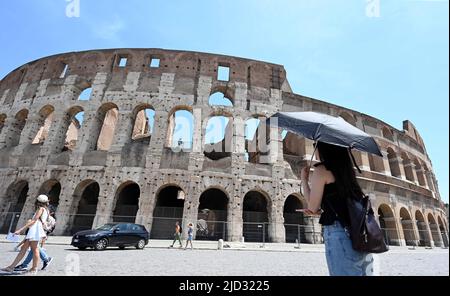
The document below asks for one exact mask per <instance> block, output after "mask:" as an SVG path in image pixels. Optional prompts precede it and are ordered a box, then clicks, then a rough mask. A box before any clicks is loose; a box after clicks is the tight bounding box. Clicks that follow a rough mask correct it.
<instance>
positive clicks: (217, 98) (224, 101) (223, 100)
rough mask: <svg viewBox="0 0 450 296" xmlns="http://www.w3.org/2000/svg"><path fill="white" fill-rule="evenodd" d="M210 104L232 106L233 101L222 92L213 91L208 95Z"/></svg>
mask: <svg viewBox="0 0 450 296" xmlns="http://www.w3.org/2000/svg"><path fill="white" fill-rule="evenodd" d="M208 103H209V105H210V106H224V107H233V102H232V100H231V99H230V98H228V97H227V96H226V95H225V94H224V93H223V92H220V91H218V92H215V93H213V94H212V95H211V96H210V97H209V101H208Z"/></svg>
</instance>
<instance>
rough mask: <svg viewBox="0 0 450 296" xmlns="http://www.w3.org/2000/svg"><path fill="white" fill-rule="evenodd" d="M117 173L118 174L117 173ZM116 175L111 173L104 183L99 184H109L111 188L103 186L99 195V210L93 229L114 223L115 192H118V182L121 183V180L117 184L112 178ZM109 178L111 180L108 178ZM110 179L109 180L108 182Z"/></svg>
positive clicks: (96, 213)
mask: <svg viewBox="0 0 450 296" xmlns="http://www.w3.org/2000/svg"><path fill="white" fill-rule="evenodd" d="M116 173H117V172H116ZM113 175H116V174H114V172H111V175H110V176H105V180H104V181H99V182H98V183H99V184H105V185H106V184H107V183H109V184H110V185H109V186H101V187H100V192H99V194H98V202H97V210H96V211H95V218H94V221H92V228H97V227H100V226H102V225H104V224H106V223H110V222H112V216H113V211H114V208H113V207H114V201H115V193H116V192H115V190H116V187H117V186H116V185H117V184H116V182H117V183H120V181H119V180H116V182H113V181H112V178H111V177H112V176H113ZM108 177H109V178H108ZM108 179H109V180H108Z"/></svg>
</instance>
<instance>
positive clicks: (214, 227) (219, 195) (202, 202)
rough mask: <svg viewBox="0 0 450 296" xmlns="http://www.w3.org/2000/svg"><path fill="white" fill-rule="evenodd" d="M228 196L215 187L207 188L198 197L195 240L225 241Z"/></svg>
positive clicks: (222, 190)
mask: <svg viewBox="0 0 450 296" xmlns="http://www.w3.org/2000/svg"><path fill="white" fill-rule="evenodd" d="M228 206H229V196H228V194H227V192H226V191H225V190H224V189H222V188H220V187H217V186H212V187H209V188H208V189H206V190H204V191H203V192H202V194H201V195H200V199H199V207H198V215H197V233H196V239H209V240H218V239H223V240H227V224H226V222H227V219H228Z"/></svg>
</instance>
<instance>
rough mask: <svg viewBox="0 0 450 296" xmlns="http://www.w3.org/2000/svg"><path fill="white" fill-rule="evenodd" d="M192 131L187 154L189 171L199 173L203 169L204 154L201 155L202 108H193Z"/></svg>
mask: <svg viewBox="0 0 450 296" xmlns="http://www.w3.org/2000/svg"><path fill="white" fill-rule="evenodd" d="M192 113H193V117H194V123H193V124H194V129H193V131H192V132H193V137H192V138H193V140H192V152H191V153H190V154H189V171H191V172H200V171H201V170H202V168H203V161H204V158H205V156H204V154H203V136H202V135H203V132H202V126H203V124H202V123H203V121H202V108H201V107H194V109H193V112H192Z"/></svg>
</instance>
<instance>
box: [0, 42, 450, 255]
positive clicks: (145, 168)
mask: <svg viewBox="0 0 450 296" xmlns="http://www.w3.org/2000/svg"><path fill="white" fill-rule="evenodd" d="M216 98H219V99H218V100H217V99H216ZM277 111H316V112H322V113H327V114H330V115H333V116H341V117H342V118H344V119H345V120H346V121H347V122H349V123H351V124H352V125H354V126H356V127H358V128H360V129H361V130H364V131H365V132H367V133H369V134H370V135H372V136H373V137H374V138H375V139H376V141H377V143H378V144H379V146H380V148H381V150H382V153H383V157H378V156H373V155H368V154H366V153H362V152H356V151H355V158H356V160H357V163H358V165H359V166H360V168H361V170H362V173H360V174H358V178H359V181H360V183H361V185H362V186H363V188H364V190H365V192H366V193H367V194H369V196H370V198H371V200H372V205H373V207H374V211H375V212H376V213H377V214H378V215H377V218H378V219H379V222H380V225H381V226H382V227H383V229H384V233H385V236H386V240H387V241H388V243H389V244H391V245H400V246H402V245H403V246H404V245H414V246H431V247H433V246H442V247H444V246H448V221H447V217H446V215H445V210H444V209H445V208H444V204H443V202H442V200H441V197H440V195H439V189H438V184H437V181H436V178H435V175H434V173H433V168H432V164H431V160H430V158H429V157H428V155H427V152H426V149H425V145H424V142H423V140H422V138H421V136H420V134H419V132H418V131H417V129H416V128H415V127H414V125H413V124H412V123H411V122H410V121H408V120H406V121H404V122H403V130H398V129H396V128H394V127H392V126H390V125H389V124H387V123H385V122H383V121H381V120H379V119H376V118H373V117H371V116H369V115H366V114H362V113H360V112H357V111H353V110H349V109H346V108H344V107H340V106H336V105H333V104H331V103H327V102H324V101H320V100H317V99H313V98H309V97H305V96H302V95H299V94H295V93H293V92H292V90H291V87H290V85H289V82H288V80H287V75H286V71H285V69H284V67H283V66H282V65H277V64H272V63H266V62H260V61H255V60H250V59H243V58H237V57H230V56H224V55H216V54H208V53H199V52H188V51H176V50H163V49H110V50H92V51H85V52H72V53H65V54H59V55H54V56H50V57H46V58H42V59H39V60H36V61H33V62H30V63H27V64H25V65H23V66H20V67H19V68H17V69H16V70H14V71H12V72H11V73H9V74H8V75H7V76H6V77H4V78H3V79H2V80H1V83H0V211H1V212H0V217H1V218H0V228H1V231H2V232H3V233H4V232H7V231H9V230H11V229H14V228H15V227H16V225H18V224H22V223H24V221H26V220H27V219H28V218H29V217H30V216H31V215H32V214H33V210H34V209H33V207H34V201H35V198H36V196H37V195H38V194H40V193H45V194H48V195H49V196H50V203H51V204H52V206H53V207H54V209H55V210H56V217H57V221H58V223H57V228H56V230H55V232H54V233H55V234H57V235H71V234H73V233H74V232H76V231H78V230H80V229H90V228H91V227H98V226H100V225H102V224H105V223H108V222H119V221H120V222H136V223H139V224H143V225H145V226H146V228H147V229H148V230H149V232H150V233H151V237H152V238H154V239H168V238H171V237H172V235H173V231H172V229H173V224H174V222H175V221H180V222H182V223H183V231H184V235H186V233H185V232H186V229H187V227H185V225H187V223H189V222H197V227H196V230H195V231H196V239H209V240H216V239H220V238H222V239H224V240H226V241H232V242H242V240H244V241H245V242H260V241H263V242H296V241H298V242H305V243H321V242H322V240H321V228H320V225H319V224H318V221H317V219H316V218H311V217H303V216H302V213H301V212H299V211H297V209H300V208H302V207H304V206H305V200H304V198H303V196H302V193H301V189H300V180H299V171H300V169H301V168H302V167H304V166H305V165H306V163H307V161H308V160H309V159H310V158H311V156H312V153H313V145H312V142H311V141H309V140H306V139H304V138H302V137H299V136H296V135H294V134H291V133H287V132H285V131H282V130H279V129H277V128H276V127H270V126H265V125H264V121H263V120H261V118H267V117H270V116H271V115H273V114H274V113H276V112H277ZM181 119H183V120H181ZM216 119H218V120H223V122H226V124H225V126H224V127H223V130H222V131H220V132H221V133H222V134H223V137H222V138H219V139H216V141H206V140H205V138H207V133H208V130H211V122H212V121H214V120H216ZM183 121H184V125H183V127H182V128H181V127H180V122H183ZM186 126H188V127H189V128H186ZM251 126H255V128H251ZM180 129H183V130H186V129H187V130H188V133H187V134H188V136H187V137H184V138H182V139H181V138H180V139H178V138H177V137H176V135H179V134H180ZM213 129H214V127H213ZM252 130H253V132H252ZM267 133H268V134H269V135H270V136H269V137H265V138H268V140H264V141H263V140H262V139H263V136H262V135H266V134H267Z"/></svg>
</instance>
